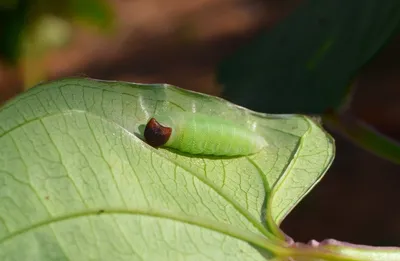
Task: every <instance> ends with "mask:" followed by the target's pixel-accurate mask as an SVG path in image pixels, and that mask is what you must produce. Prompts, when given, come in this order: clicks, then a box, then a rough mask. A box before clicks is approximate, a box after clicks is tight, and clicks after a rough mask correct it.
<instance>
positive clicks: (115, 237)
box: [0, 79, 334, 261]
mask: <svg viewBox="0 0 400 261" xmlns="http://www.w3.org/2000/svg"><path fill="white" fill-rule="evenodd" d="M171 111H192V112H203V113H208V114H218V115H220V116H221V117H224V118H227V119H231V120H234V121H237V122H242V123H245V124H247V125H249V126H253V127H254V126H256V127H257V130H258V131H259V132H260V133H261V134H262V135H263V136H264V137H265V139H266V140H267V141H268V143H269V146H267V147H266V148H265V149H264V150H262V151H261V152H259V153H257V154H254V155H251V156H247V157H238V158H218V157H194V156H193V155H187V154H176V153H174V152H172V151H170V150H167V149H154V148H153V147H150V146H149V145H147V144H146V143H145V142H143V141H142V140H141V139H140V137H141V126H142V125H143V124H145V123H146V122H147V120H148V119H149V117H150V116H152V115H153V114H154V113H159V112H171ZM0 148H1V150H0V260H18V261H23V260H41V261H46V260H130V261H132V260H196V261H198V260H210V259H215V260H271V258H272V257H273V256H279V255H284V254H288V253H289V252H288V251H287V250H285V248H284V242H283V240H282V236H283V235H282V233H281V231H280V230H279V229H278V227H277V225H279V223H280V222H281V221H282V220H283V218H284V217H285V216H286V215H287V214H288V213H289V212H290V210H291V209H292V208H293V207H294V206H295V205H296V204H297V203H298V202H299V201H300V199H301V198H303V197H304V196H305V195H306V194H307V193H308V192H309V190H310V189H311V188H312V187H313V186H314V185H315V184H316V183H317V182H318V181H319V179H320V178H321V177H322V176H323V174H324V173H325V171H326V170H327V168H328V167H329V165H330V164H331V162H332V160H333V157H334V143H333V139H332V138H331V137H330V136H329V135H328V134H326V133H325V132H324V131H323V130H322V129H321V128H320V127H319V126H318V125H317V124H316V123H314V121H312V120H311V119H310V118H308V117H305V116H300V115H267V114H261V113H256V112H253V111H250V110H247V109H245V108H242V107H238V106H236V105H234V104H231V103H229V102H227V101H225V100H222V99H219V98H216V97H212V96H207V95H203V94H199V93H194V92H189V91H185V90H182V89H179V88H177V87H173V86H170V85H145V84H135V83H125V82H106V81H95V80H89V79H65V80H59V81H54V82H49V83H44V84H42V85H40V86H37V87H35V88H32V89H30V90H28V91H27V92H25V93H23V94H22V95H20V96H18V97H16V98H15V99H14V100H12V101H10V102H8V103H7V104H6V105H4V106H3V108H1V110H0Z"/></svg>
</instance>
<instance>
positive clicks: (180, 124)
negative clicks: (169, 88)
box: [144, 112, 267, 156]
mask: <svg viewBox="0 0 400 261" xmlns="http://www.w3.org/2000/svg"><path fill="white" fill-rule="evenodd" d="M144 137H145V139H146V142H147V143H148V144H150V145H151V146H153V147H161V146H164V147H170V148H174V149H177V150H179V151H183V152H186V153H190V154H201V155H216V156H245V155H250V154H254V153H257V152H259V151H260V150H261V149H262V148H264V147H265V146H266V145H267V142H266V141H265V139H264V138H263V137H262V136H261V135H259V134H257V133H256V132H254V131H252V130H250V129H248V128H246V127H243V126H240V125H238V124H235V123H234V122H232V121H228V120H226V119H224V118H221V117H217V116H209V115H206V114H201V113H190V112H179V113H170V114H166V115H157V116H156V118H151V119H150V120H149V121H148V123H147V125H146V128H145V131H144Z"/></svg>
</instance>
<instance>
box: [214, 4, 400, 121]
mask: <svg viewBox="0 0 400 261" xmlns="http://www.w3.org/2000/svg"><path fill="white" fill-rule="evenodd" d="M399 22H400V1H398V0H387V1H380V0H353V1H338V0H325V1H320V0H309V1H305V3H303V5H302V6H300V7H299V9H298V10H296V11H294V13H293V14H292V15H290V16H289V17H288V18H287V19H285V20H284V21H283V22H281V23H280V24H278V25H277V26H275V27H274V28H273V29H272V30H270V31H264V32H262V33H260V34H259V35H257V36H256V37H255V38H254V39H253V40H252V41H251V42H249V43H247V44H245V45H244V46H242V47H241V48H239V50H237V52H235V53H234V54H233V55H232V56H230V57H228V58H226V59H225V60H224V61H223V62H222V63H221V65H220V67H219V71H218V78H219V81H220V82H221V83H222V84H223V85H224V96H225V97H226V98H227V99H229V100H231V101H233V102H235V103H238V104H241V105H243V106H245V107H248V108H251V109H254V110H257V111H264V112H269V113H313V114H314V113H315V114H320V113H323V112H325V110H326V109H334V108H337V107H339V106H341V105H342V102H343V100H344V98H345V96H346V95H347V94H348V92H349V87H348V86H349V85H350V84H351V81H352V80H353V78H354V77H355V76H356V75H357V73H358V71H359V70H360V68H361V67H362V66H363V65H364V64H366V63H367V62H368V61H369V60H370V59H371V58H372V57H373V56H374V55H375V54H376V53H377V52H378V51H379V50H380V49H381V48H382V47H383V46H384V45H385V44H386V43H387V42H388V40H389V39H390V38H391V37H392V36H393V35H394V34H395V33H397V32H398V28H399Z"/></svg>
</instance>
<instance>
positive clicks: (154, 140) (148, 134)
mask: <svg viewBox="0 0 400 261" xmlns="http://www.w3.org/2000/svg"><path fill="white" fill-rule="evenodd" d="M171 133H172V128H170V127H165V126H162V125H161V124H160V123H159V122H158V121H157V120H156V119H154V118H151V119H150V120H149V122H148V123H147V125H146V128H145V129H144V138H145V139H146V142H147V143H148V144H149V145H150V146H153V147H155V148H157V147H161V146H162V145H164V144H165V143H167V141H168V140H169V138H170V136H171Z"/></svg>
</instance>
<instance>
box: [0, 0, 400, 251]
mask: <svg viewBox="0 0 400 261" xmlns="http://www.w3.org/2000/svg"><path fill="white" fill-rule="evenodd" d="M31 2H35V1H18V0H7V1H5V0H0V47H1V52H2V53H1V60H0V102H1V103H3V102H4V101H6V100H7V99H10V98H12V97H13V96H15V95H17V94H18V93H20V92H22V91H24V90H25V89H27V88H30V87H31V86H33V85H35V84H36V83H38V82H40V81H46V80H51V79H57V78H62V77H67V76H87V77H91V78H97V79H108V80H123V81H132V82H142V83H169V84H173V85H176V86H179V87H182V88H186V89H190V90H195V91H199V92H203V93H208V94H213V95H221V93H222V86H221V85H219V84H217V83H216V80H215V79H216V77H215V70H216V67H217V65H218V63H219V62H220V61H221V59H223V58H224V57H226V56H227V55H229V54H230V53H232V52H234V51H235V49H236V48H237V47H239V46H240V45H241V44H243V43H246V41H248V40H249V39H250V38H251V37H252V36H253V35H255V34H256V33H257V32H258V31H259V30H261V28H267V29H269V28H273V27H274V26H275V25H276V24H278V23H279V22H280V21H282V20H284V19H285V17H287V16H288V15H289V14H291V12H293V11H294V10H296V8H297V7H298V6H299V4H301V2H302V1H301V0H279V1H278V0H196V1H187V0H170V1H164V0H104V1H96V0H82V1H79V0H71V1H70V2H71V5H70V6H60V4H59V3H57V4H54V2H56V1H46V0H41V1H37V2H40V3H41V4H36V5H35V6H34V7H35V8H33V9H34V10H33V11H32V8H28V7H29V3H31ZM65 2H68V1H65ZM51 3H53V4H51ZM31 7H32V6H31ZM49 13H50V14H49ZM18 15H20V17H19V16H18ZM10 17H11V19H10ZM10 21H11V22H10ZM20 27H21V28H24V38H22V40H21V46H17V45H15V43H16V41H13V39H14V40H15V39H20V38H18V37H21V33H20V31H19V30H18V28H20ZM16 32H17V33H16ZM17 47H18V48H17ZM399 84H400V34H399V36H396V37H394V38H393V39H391V40H390V42H389V44H387V45H386V46H385V47H384V49H383V50H381V51H380V52H379V54H378V55H377V56H376V57H375V58H374V59H373V60H371V61H370V62H369V63H368V64H367V65H366V66H365V67H364V68H363V69H362V70H361V71H360V72H359V76H358V84H357V89H356V92H355V94H354V98H353V101H352V104H351V106H352V109H353V111H354V113H355V114H356V115H357V116H358V117H359V118H361V119H363V120H365V121H366V122H368V123H369V124H371V125H372V126H374V127H375V128H376V129H378V130H379V131H381V132H382V133H385V134H387V135H389V136H390V137H392V138H394V139H396V140H398V141H400V98H399V97H400V88H399ZM331 133H332V135H333V136H334V138H335V139H336V145H337V155H336V159H335V161H334V163H333V166H332V167H331V169H330V170H329V171H328V173H327V174H326V176H325V177H324V179H323V180H322V181H321V182H320V184H319V185H318V186H317V187H316V188H315V189H314V190H312V191H311V193H310V194H309V195H308V196H307V197H306V198H305V199H304V200H303V201H302V202H301V203H300V204H299V205H298V206H297V207H296V208H295V209H294V210H293V212H292V213H291V214H290V215H289V216H288V217H287V218H286V220H285V221H284V222H283V225H282V229H283V230H284V231H285V232H286V233H287V234H288V235H290V236H291V237H293V238H294V240H296V241H302V242H306V241H308V240H310V239H316V240H318V241H320V240H323V239H326V238H335V239H337V240H341V241H349V242H352V243H357V244H368V245H382V246H389V245H394V246H400V208H399V207H398V205H399V203H398V199H399V198H400V189H399V187H400V166H399V165H395V164H393V163H390V162H389V161H386V160H384V159H381V158H378V157H376V156H374V155H373V154H371V153H369V152H367V151H364V150H363V149H361V148H359V147H356V146H355V145H353V144H352V143H350V142H348V141H347V140H346V139H344V138H342V137H341V136H340V135H338V134H336V133H335V132H331Z"/></svg>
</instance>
